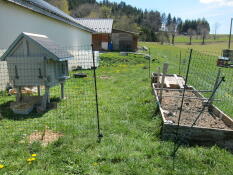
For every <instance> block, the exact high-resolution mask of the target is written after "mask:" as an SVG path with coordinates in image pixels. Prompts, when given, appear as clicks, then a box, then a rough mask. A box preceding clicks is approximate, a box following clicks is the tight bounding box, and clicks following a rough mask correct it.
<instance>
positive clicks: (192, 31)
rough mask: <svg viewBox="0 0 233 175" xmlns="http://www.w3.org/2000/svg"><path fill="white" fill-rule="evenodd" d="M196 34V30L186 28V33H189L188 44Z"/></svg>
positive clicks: (190, 43)
mask: <svg viewBox="0 0 233 175" xmlns="http://www.w3.org/2000/svg"><path fill="white" fill-rule="evenodd" d="M195 34H196V31H195V30H193V29H192V28H189V29H188V35H189V45H192V38H193V36H194V35H195Z"/></svg>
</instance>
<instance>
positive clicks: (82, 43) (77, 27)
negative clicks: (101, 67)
mask: <svg viewBox="0 0 233 175" xmlns="http://www.w3.org/2000/svg"><path fill="white" fill-rule="evenodd" d="M0 24H1V28H0V31H1V32H0V56H1V54H3V53H4V50H6V49H7V48H8V47H9V46H10V44H11V43H12V42H13V41H14V40H15V39H16V38H17V36H19V35H20V34H21V33H22V32H28V33H37V34H41V35H46V36H48V37H49V38H50V39H51V40H53V41H55V42H56V43H58V44H59V45H60V46H62V47H63V48H64V49H66V50H70V52H72V53H75V54H76V55H78V56H79V57H80V58H81V60H84V61H85V60H86V59H88V58H87V56H86V55H87V54H89V55H90V48H91V43H92V33H93V30H91V29H89V28H87V27H85V26H82V25H81V24H79V23H78V22H77V21H76V20H75V19H74V18H73V17H71V16H69V15H67V14H65V13H64V12H63V11H61V10H59V9H58V8H56V7H54V6H52V5H51V4H49V3H47V2H45V1H43V0H27V1H25V0H0ZM79 47H80V48H79ZM77 50H82V54H84V55H85V56H82V55H81V54H80V53H77ZM83 50H84V51H83ZM85 50H86V51H85ZM89 59H90V58H89ZM88 62H90V60H89V61H88ZM75 63H77V61H76V62H69V67H70V68H71V67H72V65H73V64H75ZM5 67H6V64H5V63H2V62H1V63H0V75H1V77H5V75H6V74H7V72H5V70H7V69H6V68H5ZM84 67H85V66H84ZM89 67H90V66H86V68H89ZM7 81H8V80H7V78H6V77H5V78H1V80H0V89H1V85H2V86H5V83H6V82H7Z"/></svg>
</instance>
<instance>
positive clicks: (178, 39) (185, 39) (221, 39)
mask: <svg viewBox="0 0 233 175" xmlns="http://www.w3.org/2000/svg"><path fill="white" fill-rule="evenodd" d="M228 39H229V38H228V35H217V37H216V39H214V35H212V34H211V35H209V36H208V37H207V38H206V40H205V41H206V42H207V43H216V42H220V43H221V42H226V41H228ZM175 42H176V43H189V36H184V35H178V36H176V37H175ZM192 42H193V43H202V38H201V37H200V36H198V37H197V36H193V39H192Z"/></svg>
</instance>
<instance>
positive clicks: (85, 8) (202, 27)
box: [46, 0, 210, 42]
mask: <svg viewBox="0 0 233 175" xmlns="http://www.w3.org/2000/svg"><path fill="white" fill-rule="evenodd" d="M46 1H47V2H49V3H51V4H53V5H54V6H56V7H58V8H60V9H61V10H63V11H64V12H66V13H68V14H70V15H71V16H73V17H75V18H113V19H114V28H119V29H122V30H127V31H132V32H137V33H140V40H142V41H161V40H162V41H165V42H166V41H169V40H174V37H175V35H176V34H179V33H181V32H182V33H188V32H189V31H190V30H192V34H193V33H196V34H197V35H202V34H203V35H206V33H209V31H210V27H209V23H208V22H207V21H206V20H205V19H198V20H185V21H182V19H181V18H179V17H175V16H174V17H173V16H172V15H171V14H170V13H168V14H166V13H162V14H161V13H160V12H159V11H156V10H151V11H147V10H142V9H139V8H136V7H133V6H131V5H128V4H126V3H125V2H120V3H116V2H109V1H108V0H103V1H101V2H96V0H46ZM155 9H156V6H155ZM161 29H162V31H161ZM195 30H196V32H193V31H195ZM203 32H204V33H203ZM164 33H165V34H164ZM169 36H171V38H172V39H169Z"/></svg>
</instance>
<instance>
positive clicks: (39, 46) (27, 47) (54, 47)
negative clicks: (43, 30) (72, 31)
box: [1, 33, 73, 109]
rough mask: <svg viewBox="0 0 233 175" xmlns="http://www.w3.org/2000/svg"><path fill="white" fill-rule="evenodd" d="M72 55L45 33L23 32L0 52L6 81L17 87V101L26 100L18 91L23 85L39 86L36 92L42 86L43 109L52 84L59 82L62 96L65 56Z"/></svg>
mask: <svg viewBox="0 0 233 175" xmlns="http://www.w3.org/2000/svg"><path fill="white" fill-rule="evenodd" d="M72 58H73V56H72V55H70V54H69V53H68V52H67V51H66V50H65V49H62V48H61V47H60V46H59V45H58V44H56V43H55V42H54V41H52V40H50V39H49V38H48V37H47V36H45V35H39V34H32V33H22V34H20V35H19V36H18V37H17V39H16V40H15V41H14V42H13V43H12V44H11V45H10V47H9V48H8V50H7V51H6V52H5V53H4V54H3V56H2V57H1V61H6V62H7V68H8V74H9V81H10V83H11V85H13V87H14V88H15V89H16V90H17V99H16V101H17V103H26V102H25V101H24V100H23V97H22V93H21V89H22V88H23V87H38V96H40V88H41V87H45V94H44V96H43V98H42V100H41V102H40V104H41V105H42V106H41V107H42V109H45V108H46V104H47V103H49V102H50V98H49V89H50V88H51V87H53V86H55V85H58V84H61V97H62V98H64V82H65V80H66V79H67V78H68V60H70V59H72ZM27 103H31V102H30V101H28V102H27ZM36 103H38V101H37V102H36Z"/></svg>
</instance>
